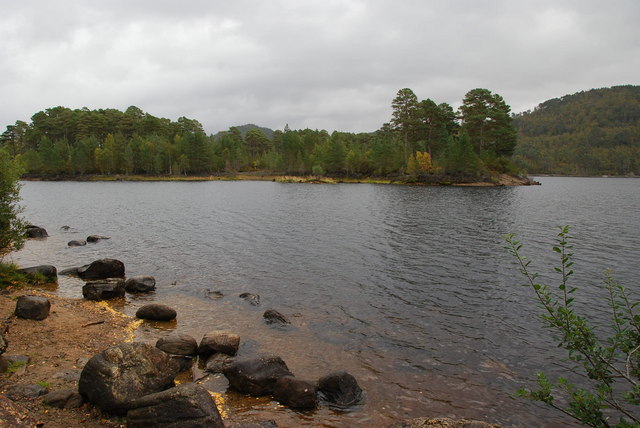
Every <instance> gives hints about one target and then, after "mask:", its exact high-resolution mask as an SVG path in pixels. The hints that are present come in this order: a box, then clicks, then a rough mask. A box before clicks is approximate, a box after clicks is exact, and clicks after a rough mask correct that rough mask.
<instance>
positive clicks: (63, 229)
mask: <svg viewBox="0 0 640 428" xmlns="http://www.w3.org/2000/svg"><path fill="white" fill-rule="evenodd" d="M60 230H62V231H64V232H68V231H70V230H71V226H66V225H65V226H60Z"/></svg>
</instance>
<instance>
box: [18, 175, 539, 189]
mask: <svg viewBox="0 0 640 428" xmlns="http://www.w3.org/2000/svg"><path fill="white" fill-rule="evenodd" d="M428 177H430V180H404V179H403V180H400V179H393V178H373V177H364V178H349V177H324V176H314V175H286V174H285V175H262V174H224V175H209V176H175V175H172V176H159V175H158V176H156V175H148V176H147V175H88V176H74V175H64V176H56V177H38V176H25V177H21V178H20V180H21V181H52V182H55V181H76V182H117V181H131V182H201V181H271V182H276V183H302V184H387V185H391V184H394V185H404V186H443V187H444V186H460V187H501V186H529V185H539V184H540V183H538V182H536V181H535V180H533V179H531V178H529V177H528V176H524V177H521V176H515V175H509V174H499V175H497V176H492V177H490V178H487V177H484V178H477V179H473V180H471V179H470V177H458V176H428Z"/></svg>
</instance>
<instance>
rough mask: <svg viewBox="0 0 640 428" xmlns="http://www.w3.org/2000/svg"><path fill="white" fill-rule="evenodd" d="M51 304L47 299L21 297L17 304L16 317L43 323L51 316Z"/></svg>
mask: <svg viewBox="0 0 640 428" xmlns="http://www.w3.org/2000/svg"><path fill="white" fill-rule="evenodd" d="M50 310H51V302H49V299H47V298H46V297H40V296H20V297H18V301H17V302H16V316H17V317H18V318H24V319H28V320H36V321H42V320H43V319H45V318H47V317H48V316H49V311H50Z"/></svg>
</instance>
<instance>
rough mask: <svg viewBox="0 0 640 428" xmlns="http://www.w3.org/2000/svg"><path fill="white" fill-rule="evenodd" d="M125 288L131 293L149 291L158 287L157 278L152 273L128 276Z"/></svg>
mask: <svg viewBox="0 0 640 428" xmlns="http://www.w3.org/2000/svg"><path fill="white" fill-rule="evenodd" d="M124 289H125V290H126V291H127V292H129V293H149V292H150V291H153V290H155V289H156V279H155V278H154V277H152V276H150V275H139V276H132V277H131V278H127V281H126V282H125V283H124Z"/></svg>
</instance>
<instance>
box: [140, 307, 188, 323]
mask: <svg viewBox="0 0 640 428" xmlns="http://www.w3.org/2000/svg"><path fill="white" fill-rule="evenodd" d="M177 315H178V313H177V312H176V310H175V309H173V308H171V307H169V306H167V305H161V304H159V303H149V304H148V305H144V306H141V307H140V308H139V309H138V310H137V311H136V317H138V318H140V319H143V320H151V321H171V320H173V319H175V318H176V316H177Z"/></svg>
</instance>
